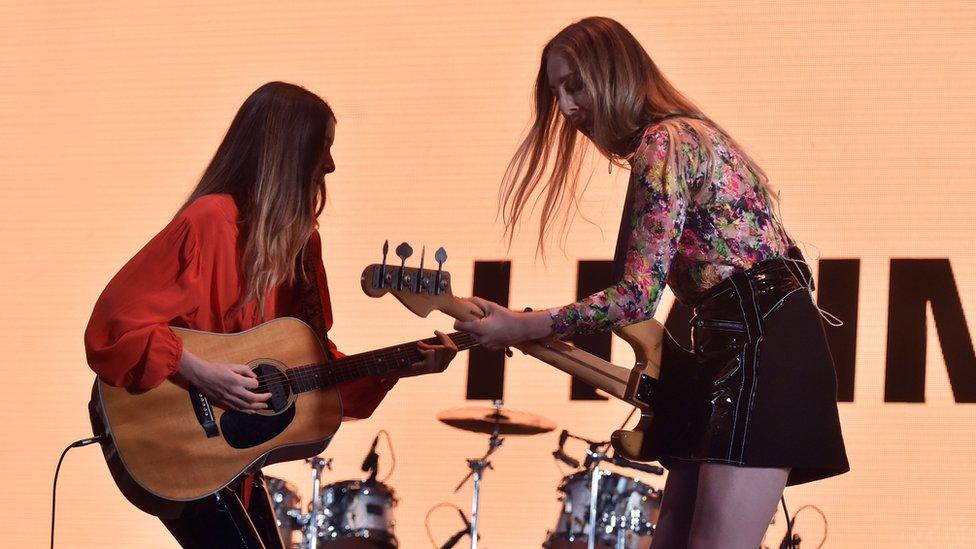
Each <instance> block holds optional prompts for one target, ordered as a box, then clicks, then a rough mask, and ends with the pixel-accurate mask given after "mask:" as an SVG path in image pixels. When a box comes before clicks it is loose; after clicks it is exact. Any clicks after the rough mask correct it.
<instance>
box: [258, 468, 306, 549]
mask: <svg viewBox="0 0 976 549" xmlns="http://www.w3.org/2000/svg"><path fill="white" fill-rule="evenodd" d="M265 479H266V480H267V482H268V495H269V496H271V505H272V507H274V512H275V522H276V523H277V524H278V532H279V533H280V534H281V540H282V541H283V542H284V544H285V548H286V549H299V548H300V547H301V545H302V526H301V522H300V518H301V516H302V498H301V496H299V495H298V489H297V488H296V487H295V485H294V484H292V483H290V482H288V481H287V480H282V479H280V478H275V477H269V476H265Z"/></svg>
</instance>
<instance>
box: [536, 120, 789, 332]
mask: <svg viewBox="0 0 976 549" xmlns="http://www.w3.org/2000/svg"><path fill="white" fill-rule="evenodd" d="M702 137H703V138H707V139H710V140H711V142H712V145H713V147H714V149H715V153H716V154H715V157H714V159H712V161H711V162H709V160H708V152H707V150H706V149H705V147H704V146H703V145H702V143H701V142H700V141H699V137H698V133H697V132H695V131H694V130H693V129H692V128H691V126H690V125H689V124H688V123H687V122H684V121H681V120H680V119H679V120H670V121H667V122H663V123H658V124H655V125H652V126H649V127H648V128H647V129H646V130H645V132H644V134H643V136H642V137H641V139H640V142H639V145H638V147H637V149H636V151H635V152H634V154H633V156H632V157H631V159H630V163H631V168H632V171H631V177H630V185H636V186H637V187H636V189H635V192H636V194H635V196H634V206H633V212H632V214H631V219H630V228H631V233H630V240H629V243H628V246H627V253H626V259H625V265H624V275H623V279H622V280H621V281H620V282H619V283H617V284H615V285H614V286H611V287H610V288H607V289H606V290H603V291H602V292H599V293H596V294H593V295H591V296H589V297H586V298H584V299H582V300H581V301H578V302H576V303H573V304H570V305H566V306H565V307H557V308H554V309H550V310H549V314H550V316H551V317H552V320H553V330H554V331H555V333H556V335H557V336H560V337H566V336H572V335H583V334H589V333H594V332H603V331H609V330H611V329H613V328H617V327H620V326H626V325H628V324H633V323H636V322H640V321H642V320H647V319H649V318H651V317H652V316H653V315H654V310H655V309H656V308H657V304H658V302H659V301H660V299H661V294H662V292H663V290H664V286H665V284H668V285H670V286H671V289H672V290H673V291H674V293H675V297H677V299H678V300H680V301H682V302H684V303H694V301H695V299H696V297H697V296H699V295H701V294H702V293H703V292H704V291H705V290H707V289H709V288H711V287H712V286H714V285H716V284H718V283H719V282H721V281H722V280H724V279H725V278H727V277H728V276H730V275H731V274H733V273H735V272H738V271H742V270H745V269H748V268H749V267H751V266H753V265H754V264H756V263H759V262H761V261H764V260H766V259H771V258H774V257H779V256H785V255H786V252H787V249H788V248H789V245H790V244H789V243H790V240H789V237H788V236H787V235H786V232H785V231H784V230H783V228H782V226H781V225H780V224H779V222H777V220H776V218H775V217H774V216H773V212H772V204H771V200H770V198H769V196H768V195H767V193H766V191H765V189H764V187H763V185H762V183H761V182H760V180H759V178H758V177H757V176H756V174H754V173H753V171H752V170H751V169H750V168H749V166H748V164H747V162H746V160H745V159H744V158H743V156H742V154H741V153H740V152H739V151H738V150H737V149H736V148H735V146H734V144H733V143H731V142H730V141H729V140H728V138H726V137H725V136H724V135H723V134H722V133H720V132H718V131H716V130H713V129H711V128H709V129H707V133H706V134H705V135H703V136H702ZM672 143H673V146H674V150H673V151H672V150H671V147H672ZM669 152H673V153H674V154H676V166H677V170H673V171H674V172H676V173H672V170H667V169H666V168H665V167H666V165H667V159H668V154H669ZM709 164H711V168H710V169H709ZM624 215H626V213H625V214H624Z"/></svg>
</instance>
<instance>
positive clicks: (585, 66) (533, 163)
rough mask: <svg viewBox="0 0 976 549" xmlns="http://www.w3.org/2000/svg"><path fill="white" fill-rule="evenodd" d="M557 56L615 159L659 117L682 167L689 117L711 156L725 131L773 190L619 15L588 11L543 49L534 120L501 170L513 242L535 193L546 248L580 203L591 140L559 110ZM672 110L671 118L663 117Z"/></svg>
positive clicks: (599, 141) (502, 204) (603, 147)
mask: <svg viewBox="0 0 976 549" xmlns="http://www.w3.org/2000/svg"><path fill="white" fill-rule="evenodd" d="M556 55H558V56H561V57H563V58H564V59H565V60H566V62H567V63H568V64H569V65H570V67H572V68H573V70H575V71H578V73H579V77H580V80H581V81H582V83H583V88H584V90H585V92H586V94H587V95H588V96H589V99H590V101H589V103H590V104H591V105H592V111H593V112H592V113H590V114H591V116H592V130H591V135H589V136H588V137H589V141H590V142H591V143H592V144H593V145H594V146H595V147H596V148H597V150H599V151H600V153H602V154H603V155H604V156H606V157H607V158H609V159H610V160H611V162H615V163H617V164H623V162H624V160H625V159H626V158H627V157H628V156H629V155H630V154H631V153H633V152H634V151H635V149H636V147H637V145H638V141H639V138H640V136H641V135H642V134H643V132H644V131H645V130H646V129H647V127H648V126H650V125H653V124H656V123H658V122H660V123H661V125H662V126H663V127H664V128H665V129H666V130H667V131H668V132H669V134H671V137H672V139H671V140H670V142H671V144H672V145H671V150H670V151H668V165H667V166H666V169H667V170H675V169H676V166H675V162H676V161H677V160H676V154H675V151H674V143H675V142H676V140H675V139H674V137H675V135H674V129H675V127H676V126H675V125H676V124H678V123H681V122H684V123H687V124H688V125H689V126H690V127H691V129H692V130H693V131H694V132H695V133H696V134H697V137H698V141H699V142H700V143H701V144H702V146H703V147H704V148H705V150H706V151H707V153H708V157H709V158H711V159H712V161H714V159H715V155H716V152H715V149H714V146H713V143H712V140H711V139H710V138H709V134H710V133H712V132H718V133H719V134H721V135H723V136H724V137H725V138H726V139H727V140H728V141H729V142H730V143H731V144H732V145H733V146H734V147H735V148H736V149H738V152H739V154H740V155H741V156H742V158H743V160H744V161H745V162H746V163H747V165H748V167H749V169H750V171H752V173H753V174H755V175H756V177H757V178H758V179H759V181H760V183H761V185H762V186H763V187H764V188H765V189H766V191H767V193H768V194H770V196H773V194H772V193H771V192H769V188H768V183H767V180H766V175H765V173H764V172H763V171H762V169H761V168H760V167H759V166H758V165H757V164H756V163H755V162H754V161H753V160H752V159H751V158H750V157H749V156H748V155H747V154H746V153H745V152H744V151H742V150H741V147H739V146H738V144H737V143H735V141H734V140H733V139H732V138H731V136H729V135H728V133H727V132H726V131H725V130H724V129H722V127H721V126H719V125H718V124H716V123H715V122H713V121H712V120H711V119H709V118H708V117H707V116H706V115H705V114H704V113H703V112H702V111H701V110H700V109H699V108H698V107H697V106H695V104H694V103H692V102H691V101H690V100H689V99H688V98H686V97H685V96H684V95H682V94H681V92H679V91H678V90H677V88H675V87H674V86H673V85H672V84H671V83H670V82H669V81H668V80H667V78H665V76H664V73H662V72H661V70H660V69H658V67H657V65H655V64H654V61H652V60H651V57H650V56H649V55H648V54H647V52H646V51H645V50H644V48H643V47H642V46H641V45H640V43H639V42H638V41H637V39H636V38H635V37H634V36H633V35H632V34H631V33H630V31H628V30H627V29H626V28H625V27H624V26H623V25H621V24H620V23H618V22H617V21H614V20H613V19H608V18H605V17H588V18H586V19H582V20H580V21H578V22H576V23H573V24H571V25H569V26H568V27H566V28H564V29H563V30H561V31H560V32H559V33H558V34H556V36H554V37H553V38H552V39H551V40H550V41H549V42H548V43H547V44H546V45H545V47H544V48H543V50H542V56H541V60H540V63H539V72H538V75H537V76H536V81H535V92H534V95H535V101H534V109H533V120H532V124H531V126H530V127H529V130H528V133H527V135H526V136H525V138H524V139H523V140H522V143H521V144H520V145H519V147H518V148H517V149H516V151H515V154H514V156H513V157H512V160H511V161H510V162H509V164H508V168H507V169H506V170H505V174H504V176H503V177H502V191H501V194H500V196H499V211H500V213H501V216H502V219H503V221H504V223H505V236H506V237H507V238H508V241H509V243H511V241H512V239H513V238H514V234H515V231H516V230H517V227H518V222H519V219H521V218H522V216H523V215H524V214H525V208H526V205H527V204H528V203H529V202H530V200H531V198H532V197H533V196H536V195H537V196H536V200H540V199H541V200H542V209H541V212H540V220H539V236H538V242H537V246H536V251H537V252H540V253H543V254H544V253H545V241H546V235H547V234H548V233H549V232H550V230H551V229H552V227H553V225H554V224H555V219H556V218H558V217H563V223H562V225H561V227H562V233H563V234H564V235H565V232H566V231H567V228H568V225H569V221H570V219H571V214H572V213H573V211H574V207H575V206H576V204H577V193H578V190H579V183H578V181H579V172H580V169H581V166H582V162H581V158H582V156H583V154H584V153H585V152H586V147H587V144H586V142H585V141H584V142H582V143H580V142H579V140H577V136H578V133H579V132H578V131H577V130H576V128H574V127H573V126H572V125H571V124H569V123H568V122H567V121H566V120H565V119H564V117H563V116H561V115H560V114H559V108H558V100H557V98H556V96H555V95H554V94H553V93H552V90H551V89H550V87H549V79H548V74H547V71H546V66H547V62H548V60H549V57H550V56H556ZM672 116H676V117H675V118H670V117H672ZM665 117H669V118H668V119H667V120H665V121H663V122H662V121H661V120H662V119H664V118H665ZM553 150H555V155H554V157H553V154H552V151H553ZM675 173H676V172H675Z"/></svg>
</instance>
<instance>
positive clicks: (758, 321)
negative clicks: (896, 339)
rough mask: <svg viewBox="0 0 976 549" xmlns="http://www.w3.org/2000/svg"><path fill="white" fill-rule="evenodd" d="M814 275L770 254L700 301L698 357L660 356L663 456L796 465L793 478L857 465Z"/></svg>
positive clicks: (658, 418)
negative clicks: (849, 449)
mask: <svg viewBox="0 0 976 549" xmlns="http://www.w3.org/2000/svg"><path fill="white" fill-rule="evenodd" d="M791 255H794V257H798V258H799V257H801V256H799V254H798V251H795V249H794V250H791ZM809 275H810V273H809V271H808V270H807V269H806V265H805V263H802V262H800V261H795V260H790V259H789V258H776V259H772V260H768V261H764V262H762V263H759V264H757V265H755V266H753V267H752V268H751V269H749V270H747V271H743V272H739V273H736V274H734V275H732V276H731V277H729V278H727V279H725V280H724V281H722V282H721V283H719V284H718V285H716V286H715V287H713V288H711V289H709V290H708V291H707V292H706V293H705V294H704V295H703V296H702V297H701V299H700V300H699V301H698V302H697V303H696V304H695V307H694V317H693V318H692V320H691V329H692V342H693V347H694V348H693V356H691V355H688V354H687V353H684V354H683V355H684V356H683V357H681V358H676V357H675V355H674V353H672V354H671V356H668V354H666V355H665V360H664V361H663V364H662V371H661V379H660V392H659V393H658V405H657V406H656V407H655V423H656V425H655V428H654V429H653V430H652V435H651V436H652V437H654V438H656V439H657V440H656V441H655V442H654V445H655V446H658V447H660V448H661V449H662V456H663V457H662V458H661V462H662V463H663V464H665V465H668V463H670V461H671V460H675V459H678V460H690V461H707V462H720V463H729V464H734V465H741V466H748V467H782V468H790V470H791V472H790V476H789V479H788V481H787V484H788V485H794V484H802V483H804V482H810V481H813V480H818V479H821V478H826V477H830V476H834V475H839V474H842V473H844V472H847V471H848V470H849V469H850V466H849V465H848V461H847V454H846V452H845V449H844V439H843V436H842V435H841V428H840V419H839V417H838V414H837V376H836V372H835V371H834V365H833V361H832V359H831V356H830V350H829V348H828V346H827V339H826V335H825V334H824V328H823V324H822V321H821V317H820V312H819V310H818V309H817V306H816V305H815V304H814V302H813V299H812V296H811V292H810V289H809V288H808V287H807V284H806V282H805V281H807V280H811V278H810V276H809Z"/></svg>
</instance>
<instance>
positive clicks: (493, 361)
mask: <svg viewBox="0 0 976 549" xmlns="http://www.w3.org/2000/svg"><path fill="white" fill-rule="evenodd" d="M511 278H512V262H511V261H475V262H474V290H473V291H472V294H473V295H476V296H478V297H483V298H485V299H488V300H491V301H494V302H495V303H498V304H499V305H503V306H505V307H508V287H509V284H510V282H511ZM504 392H505V353H504V352H503V351H489V350H488V349H483V348H481V347H476V348H474V349H471V353H470V356H469V357H468V387H467V398H468V400H477V399H488V400H494V399H501V398H503V396H504Z"/></svg>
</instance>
